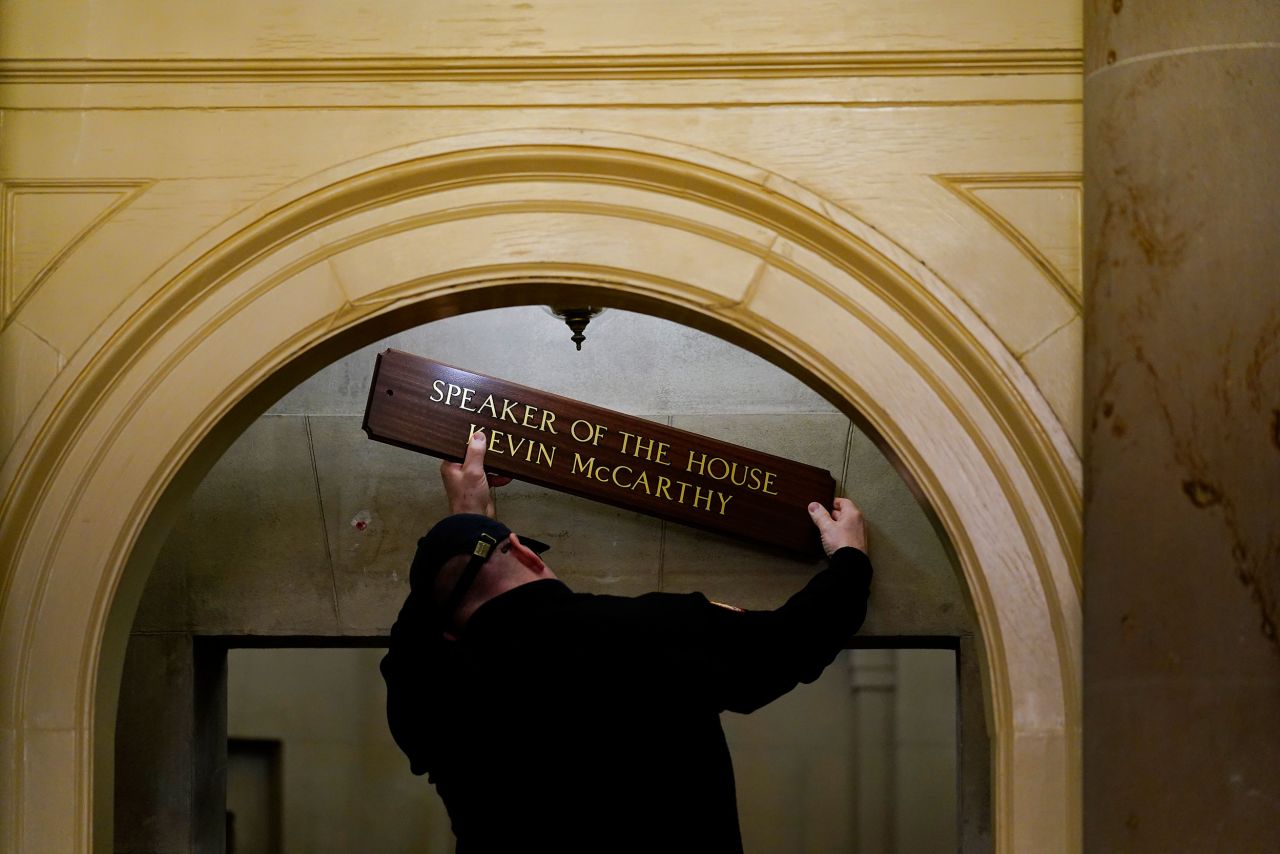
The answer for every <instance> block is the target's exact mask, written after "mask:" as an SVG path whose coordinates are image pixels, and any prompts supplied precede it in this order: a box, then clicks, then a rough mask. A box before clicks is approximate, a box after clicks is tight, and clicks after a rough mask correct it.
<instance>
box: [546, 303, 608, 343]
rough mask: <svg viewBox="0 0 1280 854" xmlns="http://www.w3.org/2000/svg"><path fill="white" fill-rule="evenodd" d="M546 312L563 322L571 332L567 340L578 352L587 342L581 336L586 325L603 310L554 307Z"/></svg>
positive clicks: (548, 308) (585, 337) (550, 307)
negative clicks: (584, 342) (583, 343)
mask: <svg viewBox="0 0 1280 854" xmlns="http://www.w3.org/2000/svg"><path fill="white" fill-rule="evenodd" d="M547 310H548V311H550V312H551V314H553V315H554V316H556V317H558V318H560V319H561V320H563V321H564V322H565V325H566V326H568V327H569V329H570V331H572V332H573V335H572V336H571V337H570V339H569V340H571V341H572V342H573V343H574V344H575V345H576V346H577V348H578V349H579V350H581V349H582V342H583V341H586V340H587V336H586V335H583V334H582V333H583V331H584V330H585V329H586V328H587V324H588V323H590V322H591V318H593V317H596V316H597V315H599V314H600V313H601V312H602V311H604V309H603V308H591V307H586V308H557V307H555V306H548V307H547Z"/></svg>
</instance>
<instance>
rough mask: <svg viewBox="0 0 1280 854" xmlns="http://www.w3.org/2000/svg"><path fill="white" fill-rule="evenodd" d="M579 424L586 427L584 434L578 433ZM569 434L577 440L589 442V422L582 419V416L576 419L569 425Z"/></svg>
mask: <svg viewBox="0 0 1280 854" xmlns="http://www.w3.org/2000/svg"><path fill="white" fill-rule="evenodd" d="M579 424H581V425H582V426H584V427H586V428H587V435H586V436H579V435H578V425H579ZM569 435H571V436H573V438H574V439H575V440H577V441H579V442H589V441H590V440H591V422H590V421H586V420H583V419H582V418H579V419H578V420H577V421H575V422H573V424H572V425H571V426H570V427H569Z"/></svg>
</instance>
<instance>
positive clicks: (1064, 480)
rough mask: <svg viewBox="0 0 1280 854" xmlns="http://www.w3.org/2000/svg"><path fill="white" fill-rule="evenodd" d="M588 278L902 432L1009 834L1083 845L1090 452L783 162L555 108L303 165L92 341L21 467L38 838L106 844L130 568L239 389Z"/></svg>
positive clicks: (7, 513) (583, 283) (981, 332)
mask: <svg viewBox="0 0 1280 854" xmlns="http://www.w3.org/2000/svg"><path fill="white" fill-rule="evenodd" d="M578 294H590V295H591V297H592V300H593V302H603V303H607V304H613V305H619V306H624V307H636V308H641V309H642V310H648V311H651V312H653V313H658V314H664V315H666V316H668V317H672V318H673V319H676V320H680V321H682V322H686V323H690V324H692V325H696V326H700V327H702V328H704V329H707V330H708V331H712V332H714V333H716V334H720V335H722V336H723V337H726V338H729V339H730V340H733V341H735V342H736V343H740V344H743V345H744V346H748V347H749V348H751V349H753V350H755V351H756V352H758V353H760V354H762V355H764V356H766V357H767V358H770V359H771V360H773V361H775V362H777V363H778V364H780V365H782V366H783V367H785V368H787V369H789V370H791V371H792V372H794V373H796V374H797V375H798V376H800V377H801V378H802V379H804V380H806V381H807V382H809V383H810V384H811V385H813V386H814V387H815V388H817V389H819V390H821V391H822V392H823V393H824V394H826V395H827V396H828V397H830V398H831V399H832V400H833V401H834V402H836V403H838V404H839V405H840V406H841V407H842V408H844V409H845V410H846V411H847V412H850V413H851V414H854V415H856V416H857V417H859V418H860V419H862V420H864V421H865V422H866V423H868V424H869V426H870V428H871V429H872V430H873V431H874V432H875V433H877V434H878V435H879V436H880V437H881V438H882V440H883V441H884V443H885V444H886V446H887V447H888V449H889V450H890V451H891V452H892V453H893V454H894V455H895V456H896V458H897V459H898V460H899V461H900V463H901V466H902V468H903V469H904V471H905V473H907V475H908V476H909V478H910V480H911V481H912V482H913V484H914V485H915V486H916V488H917V489H918V490H919V491H920V493H921V494H922V496H923V497H924V498H925V500H926V501H927V502H928V504H929V506H930V507H931V508H932V509H933V510H934V511H935V512H936V513H937V516H938V518H939V519H940V521H941V524H942V526H943V528H944V529H945V531H946V533H947V535H948V538H949V539H950V542H951V543H952V544H953V546H954V548H955V551H956V555H957V558H958V564H959V566H960V568H961V571H962V573H963V575H964V580H965V582H966V585H967V588H968V590H969V591H970V593H971V595H972V598H973V601H974V604H975V609H976V611H977V616H978V621H979V626H980V630H981V633H982V637H981V645H982V649H983V651H984V654H985V667H984V672H985V676H986V683H987V687H988V691H989V701H990V709H991V716H992V728H993V732H992V739H993V749H994V760H995V761H994V765H993V767H994V774H995V816H994V819H995V834H996V844H997V850H1000V851H1021V850H1064V849H1065V850H1075V849H1077V848H1078V846H1079V842H1078V839H1079V812H1078V802H1079V797H1078V792H1079V782H1080V781H1079V768H1078V758H1077V757H1078V753H1079V744H1078V740H1079V732H1078V729H1079V715H1080V713H1079V684H1078V683H1079V671H1080V666H1079V654H1080V653H1079V649H1080V643H1079V622H1080V613H1079V611H1080V605H1079V575H1078V567H1079V554H1078V549H1079V524H1080V523H1079V492H1078V460H1077V459H1076V458H1075V455H1074V453H1073V452H1072V451H1071V449H1070V444H1069V442H1068V441H1067V439H1066V437H1065V435H1064V434H1063V433H1062V431H1061V428H1060V427H1059V426H1058V424H1057V421H1056V419H1054V418H1053V416H1052V414H1051V413H1050V412H1049V409H1048V407H1047V406H1046V405H1045V403H1044V401H1043V399H1042V398H1041V397H1040V395H1039V394H1038V392H1037V391H1036V389H1035V387H1034V386H1033V385H1032V384H1031V383H1030V381H1029V379H1028V378H1027V377H1026V375H1025V373H1023V371H1022V370H1021V368H1020V367H1019V366H1018V365H1017V362H1016V360H1014V359H1013V358H1012V356H1011V355H1010V354H1008V353H1007V351H1005V350H1004V348H1003V347H1002V346H1000V345H999V343H998V341H997V340H996V339H995V336H994V335H992V334H991V332H990V330H988V329H986V328H985V326H983V325H982V324H981V323H980V322H979V321H978V319H977V318H976V317H975V316H974V315H973V314H972V313H971V312H969V311H968V310H967V308H966V307H965V306H964V305H963V303H962V302H961V301H960V300H958V299H956V298H955V297H954V296H953V295H952V294H951V291H950V290H949V289H948V288H947V287H946V286H945V284H944V283H942V282H940V281H938V280H937V279H936V277H934V276H932V275H931V274H929V273H928V271H927V270H926V269H925V268H924V267H923V265H921V264H920V263H918V262H917V261H915V260H914V259H912V258H910V256H908V255H907V254H906V253H905V252H903V251H902V250H901V249H900V248H898V247H897V246H896V245H895V244H893V243H892V242H891V241H889V240H888V239H886V238H885V237H884V236H882V235H880V234H878V233H877V232H876V231H875V230H874V229H873V228H871V227H870V226H868V225H866V224H865V223H862V222H860V221H858V220H857V219H855V218H853V217H852V216H850V215H849V214H847V213H846V212H843V211H840V210H838V209H836V208H834V207H833V206H831V205H828V204H826V203H824V202H823V201H822V200H821V199H818V198H816V197H814V196H813V195H811V194H809V193H808V192H806V191H804V190H803V189H801V188H799V187H796V186H795V185H794V184H791V183H790V182H787V181H786V180H784V179H782V178H780V177H779V176H776V175H772V174H769V173H766V172H763V171H761V170H758V169H754V168H752V167H749V166H746V165H744V164H741V163H738V162H736V161H732V160H728V159H726V158H723V157H720V156H718V155H714V154H712V153H709V152H705V151H701V150H697V149H689V148H687V147H682V146H677V145H675V144H672V143H668V142H662V141H658V140H653V139H648V138H643V137H635V136H625V137H623V136H618V135H613V134H586V133H581V132H576V131H536V132H529V133H527V134H523V135H522V134H511V133H504V134H502V135H500V136H499V135H481V136H472V137H467V138H457V139H451V140H441V141H435V142H431V143H423V144H421V145H419V146H414V147H412V148H410V149H407V150H406V149H399V150H395V151H390V152H385V153H382V154H379V155H376V156H373V157H370V158H366V159H362V160H360V161H358V162H354V163H349V164H344V165H342V166H340V167H335V168H334V169H332V170H329V171H327V172H325V173H323V174H320V175H316V176H313V177H312V178H310V179H307V180H306V181H303V182H301V183H299V184H297V185H295V186H293V187H291V188H289V189H287V190H285V191H281V192H280V193H277V194H276V195H274V196H272V197H271V198H269V199H266V200H264V201H263V202H261V203H260V204H259V205H257V206H255V207H254V208H253V209H252V210H249V211H246V212H244V213H243V214H242V215H240V216H238V217H236V218H235V219H234V220H233V221H231V222H228V223H226V224H225V225H224V226H223V227H221V228H219V229H217V230H216V231H215V232H214V233H211V234H210V235H209V236H208V237H207V238H206V239H205V240H203V241H202V242H201V243H200V244H199V245H197V246H195V247H192V248H191V249H190V250H189V251H188V252H186V253H184V254H183V255H182V256H181V257H179V258H176V259H174V261H173V262H172V263H171V264H170V265H168V266H167V267H166V268H165V269H163V270H161V271H159V272H158V273H157V274H156V276H154V277H153V278H152V279H151V280H149V281H148V282H147V283H145V284H144V285H143V286H142V287H141V288H140V289H139V290H138V292H137V293H136V295H135V297H134V298H133V299H132V300H131V302H130V304H128V305H126V306H123V307H122V308H121V309H120V311H119V312H118V313H117V314H116V315H115V316H113V317H112V318H111V319H110V320H109V321H108V323H106V324H104V326H103V327H102V328H101V330H100V331H99V333H97V337H96V340H94V341H92V342H91V344H90V346H86V347H85V348H84V349H83V350H82V351H81V352H80V353H78V354H77V355H76V357H75V359H74V360H73V364H72V365H71V366H70V369H69V370H68V371H66V372H64V374H63V377H65V378H66V379H60V380H59V384H58V386H56V387H55V390H54V392H55V393H53V394H50V395H49V396H47V397H46V399H45V401H43V402H42V404H41V407H40V409H39V410H38V411H37V414H36V417H34V418H33V419H32V423H33V424H36V425H41V426H39V427H38V428H36V427H29V428H28V431H27V432H26V433H24V434H23V436H22V437H21V438H20V440H19V445H18V447H17V448H16V449H15V453H13V454H11V455H10V457H9V460H8V461H7V462H6V470H5V472H4V474H5V476H6V478H10V477H11V478H12V480H11V481H10V482H11V484H12V486H11V488H10V490H9V492H8V494H7V496H6V500H5V506H4V515H3V522H2V527H0V543H2V545H3V549H4V550H5V551H6V553H9V554H13V555H14V556H15V562H14V570H13V572H12V574H11V576H10V578H9V581H8V583H7V586H6V588H5V590H4V591H3V593H4V600H3V611H2V613H3V623H2V624H0V651H2V653H0V654H3V657H4V661H5V662H6V665H5V666H6V668H7V669H8V672H10V673H13V674H15V676H16V678H14V679H13V680H11V681H9V682H6V684H5V686H4V688H3V691H4V695H3V696H0V700H2V701H3V706H0V709H2V710H3V713H4V718H5V721H6V723H5V725H6V726H12V728H13V731H14V733H15V742H14V751H15V756H16V757H17V761H18V765H17V768H18V772H19V773H18V774H17V775H16V780H15V788H14V797H13V798H11V799H10V800H11V803H13V804H14V805H15V806H16V814H15V815H14V816H13V819H14V821H13V822H12V823H10V825H9V826H10V827H13V828H15V829H16V831H15V832H16V834H17V835H16V836H14V837H13V838H11V839H9V840H6V842H9V843H10V844H11V845H12V846H13V850H76V851H84V850H88V849H89V847H90V839H91V836H92V830H93V817H92V815H91V808H92V801H93V798H92V797H91V795H90V792H91V789H92V781H93V775H94V757H93V749H94V727H95V724H98V725H100V724H101V721H102V718H101V717H99V718H98V719H95V697H98V696H99V695H100V694H101V695H103V696H107V697H111V696H113V695H112V693H111V691H110V690H107V691H105V692H104V691H103V686H102V685H99V684H98V683H97V680H98V678H99V676H100V674H102V675H103V676H102V678H103V679H104V680H106V681H107V682H109V681H110V680H111V679H112V678H115V679H117V680H118V673H117V674H116V675H115V676H114V677H113V676H112V674H113V673H115V671H113V670H112V669H111V668H112V666H113V662H116V661H118V659H119V657H120V656H121V655H122V653H123V633H124V632H126V631H127V626H128V620H127V617H129V616H131V614H132V607H131V602H130V597H129V595H128V594H127V591H129V590H132V589H136V588H137V587H139V586H140V583H141V582H140V578H144V577H145V573H146V571H147V569H148V568H149V567H148V566H147V565H146V564H147V562H146V561H145V560H142V559H140V556H142V555H144V553H145V549H144V548H142V546H141V545H140V543H139V536H140V534H141V532H142V531H143V529H144V526H145V525H146V523H147V521H148V519H151V518H153V515H154V514H155V513H156V511H157V506H158V503H159V501H160V497H161V495H162V493H163V492H164V490H165V489H166V487H168V486H169V485H170V484H171V483H172V482H173V481H174V478H175V477H177V476H178V475H179V473H180V472H181V471H182V470H183V465H184V463H186V462H188V461H189V460H190V459H191V458H192V455H193V454H195V453H196V452H197V451H198V449H200V448H201V447H202V444H203V445H204V446H205V447H208V446H209V445H210V443H212V444H214V445H216V444H217V441H218V438H219V433H220V432H221V433H223V434H225V433H226V432H227V431H228V430H231V429H233V428H232V426H231V425H232V424H233V423H234V419H233V418H229V416H230V415H232V414H233V411H234V410H235V408H236V406H237V404H238V403H240V404H241V406H242V407H243V403H242V402H243V401H245V400H246V399H249V398H250V395H251V394H252V393H253V391H254V390H255V389H260V388H262V387H263V385H264V384H269V383H270V382H271V381H272V377H279V376H281V375H283V374H286V373H289V372H291V371H293V372H296V371H298V370H300V369H301V368H302V367H305V366H308V365H310V366H311V367H318V364H319V363H320V362H319V360H320V359H321V358H322V357H321V355H320V354H322V353H326V352H329V351H331V350H332V349H333V348H334V347H335V346H342V345H344V344H350V343H351V342H353V341H356V340H360V339H368V338H371V337H376V332H378V331H383V330H387V329H391V328H397V327H399V328H403V327H404V326H407V325H411V324H412V323H416V322H422V321H424V320H428V319H432V318H435V317H441V316H446V315H449V314H455V313H459V312H462V311H469V310H475V309H478V308H486V307H493V306H498V305H510V304H518V303H524V302H530V301H532V302H545V301H550V300H552V299H555V298H557V297H559V296H566V295H578ZM223 438H224V439H225V436H223ZM131 556H132V557H133V560H132V561H131V559H130V558H131ZM109 687H110V686H108V688H109ZM99 732H101V729H99ZM102 738H103V737H102V736H99V741H100V742H101V740H102ZM108 740H109V739H108ZM101 755H102V752H101V751H99V756H101ZM67 779H71V780H74V781H75V787H74V790H73V791H72V792H71V793H70V794H68V793H67V791H66V788H65V786H64V785H62V784H61V782H60V781H65V780H67Z"/></svg>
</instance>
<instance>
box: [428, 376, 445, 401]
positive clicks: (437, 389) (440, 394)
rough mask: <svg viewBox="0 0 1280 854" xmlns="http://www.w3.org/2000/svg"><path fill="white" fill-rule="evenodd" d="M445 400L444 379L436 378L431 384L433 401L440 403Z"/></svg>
mask: <svg viewBox="0 0 1280 854" xmlns="http://www.w3.org/2000/svg"><path fill="white" fill-rule="evenodd" d="M442 400H444V380H436V381H435V382H433V383H432V384H431V401H432V402H433V403H439V402H440V401H442Z"/></svg>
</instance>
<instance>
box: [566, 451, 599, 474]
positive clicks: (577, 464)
mask: <svg viewBox="0 0 1280 854" xmlns="http://www.w3.org/2000/svg"><path fill="white" fill-rule="evenodd" d="M595 466H596V458H595V457H587V461H586V462H585V463H584V462H583V461H582V456H581V455H580V454H579V453H578V452H577V451H574V452H573V468H572V469H571V470H570V471H569V474H577V473H578V472H584V473H585V474H586V476H587V477H591V471H592V469H594V468H595Z"/></svg>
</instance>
